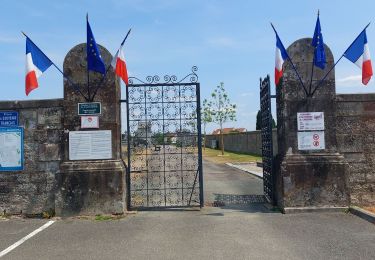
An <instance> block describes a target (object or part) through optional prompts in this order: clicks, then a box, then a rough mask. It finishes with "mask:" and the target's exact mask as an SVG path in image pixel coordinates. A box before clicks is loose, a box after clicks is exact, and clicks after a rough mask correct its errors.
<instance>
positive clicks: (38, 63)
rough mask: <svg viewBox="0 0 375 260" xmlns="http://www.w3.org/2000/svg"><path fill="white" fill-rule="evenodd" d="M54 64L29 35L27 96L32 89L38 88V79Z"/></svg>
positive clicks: (27, 47) (27, 48)
mask: <svg viewBox="0 0 375 260" xmlns="http://www.w3.org/2000/svg"><path fill="white" fill-rule="evenodd" d="M52 64H53V63H52V61H51V60H50V59H49V58H48V57H47V56H46V55H45V54H44V53H43V52H42V51H41V50H40V49H39V48H38V47H37V46H36V45H35V44H34V43H33V42H32V41H31V40H30V39H29V38H28V37H26V80H25V91H26V95H27V96H28V95H29V93H30V92H31V91H32V90H34V89H36V88H38V80H37V79H38V78H39V77H40V76H41V75H42V74H43V72H44V71H46V70H47V69H48V68H49V67H50V66H51V65H52Z"/></svg>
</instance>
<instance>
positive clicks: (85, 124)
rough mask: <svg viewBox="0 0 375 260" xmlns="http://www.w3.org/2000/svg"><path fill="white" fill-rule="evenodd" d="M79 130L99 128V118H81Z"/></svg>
mask: <svg viewBox="0 0 375 260" xmlns="http://www.w3.org/2000/svg"><path fill="white" fill-rule="evenodd" d="M81 128H83V129H85V128H99V117H98V116H81Z"/></svg>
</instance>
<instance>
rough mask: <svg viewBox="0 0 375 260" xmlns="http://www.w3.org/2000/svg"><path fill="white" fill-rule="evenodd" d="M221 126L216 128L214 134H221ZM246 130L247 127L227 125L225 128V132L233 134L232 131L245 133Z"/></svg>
mask: <svg viewBox="0 0 375 260" xmlns="http://www.w3.org/2000/svg"><path fill="white" fill-rule="evenodd" d="M220 130H221V129H220V128H218V129H216V130H214V131H213V132H212V134H213V135H218V134H220ZM244 132H246V128H243V127H241V128H235V127H226V128H223V134H232V133H244Z"/></svg>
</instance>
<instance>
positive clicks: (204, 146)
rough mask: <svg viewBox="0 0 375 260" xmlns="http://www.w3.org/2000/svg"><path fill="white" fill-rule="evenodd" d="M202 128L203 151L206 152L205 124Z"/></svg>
mask: <svg viewBox="0 0 375 260" xmlns="http://www.w3.org/2000/svg"><path fill="white" fill-rule="evenodd" d="M203 128H204V137H203V150H205V151H206V124H203Z"/></svg>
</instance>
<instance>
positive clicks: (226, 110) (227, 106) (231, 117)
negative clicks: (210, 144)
mask: <svg viewBox="0 0 375 260" xmlns="http://www.w3.org/2000/svg"><path fill="white" fill-rule="evenodd" d="M207 108H208V109H207V111H209V113H210V114H211V117H212V122H215V123H217V124H219V126H220V143H221V145H220V146H221V154H222V155H224V133H223V124H224V123H226V122H229V121H235V120H236V105H235V104H231V103H230V100H229V97H228V94H227V93H226V91H225V88H224V83H223V82H221V83H220V86H217V87H216V89H215V90H214V92H212V94H211V100H210V101H208V102H207Z"/></svg>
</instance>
